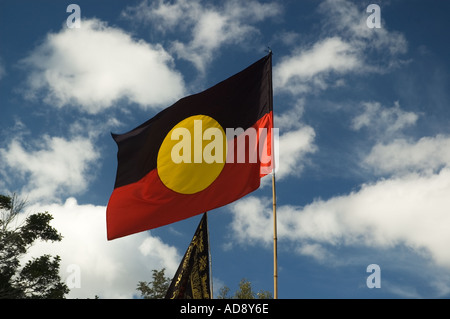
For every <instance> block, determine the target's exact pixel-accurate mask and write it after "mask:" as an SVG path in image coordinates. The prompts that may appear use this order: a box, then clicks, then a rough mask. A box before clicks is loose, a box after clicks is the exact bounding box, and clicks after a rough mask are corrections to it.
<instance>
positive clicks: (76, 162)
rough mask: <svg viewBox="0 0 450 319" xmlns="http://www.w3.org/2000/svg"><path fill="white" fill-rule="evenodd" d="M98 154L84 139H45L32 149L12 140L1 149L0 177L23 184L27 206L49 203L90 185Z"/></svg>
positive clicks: (76, 137) (45, 137) (45, 136)
mask: <svg viewBox="0 0 450 319" xmlns="http://www.w3.org/2000/svg"><path fill="white" fill-rule="evenodd" d="M99 156H100V154H99V151H98V150H96V148H95V147H94V145H93V142H92V141H91V140H89V139H87V138H83V137H80V136H75V137H73V138H71V139H70V140H68V139H64V138H61V137H50V136H48V135H44V136H43V137H42V138H41V142H34V145H32V147H29V146H27V145H25V146H23V143H22V142H21V141H20V140H18V139H13V140H12V141H11V142H10V143H9V145H8V146H7V148H4V149H0V158H1V164H0V167H1V168H2V171H3V173H2V176H3V178H4V179H5V180H9V181H13V180H15V182H17V179H18V180H23V181H26V183H25V186H23V188H22V190H21V192H22V193H23V194H24V195H23V196H24V197H26V198H28V200H29V201H30V202H33V201H35V200H38V199H39V200H43V199H44V198H45V199H46V200H48V201H52V200H54V199H55V198H56V197H58V196H60V195H62V194H66V193H72V194H76V193H82V192H83V191H85V190H86V189H87V185H88V183H89V181H90V180H89V176H90V175H89V173H90V171H89V169H90V168H92V166H93V165H94V163H95V161H96V160H97V159H98V158H99Z"/></svg>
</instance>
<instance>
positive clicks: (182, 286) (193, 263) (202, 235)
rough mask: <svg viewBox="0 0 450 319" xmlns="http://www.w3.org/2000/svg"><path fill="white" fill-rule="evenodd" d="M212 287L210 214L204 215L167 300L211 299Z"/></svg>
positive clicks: (173, 280) (167, 295)
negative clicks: (209, 234) (209, 233)
mask: <svg viewBox="0 0 450 319" xmlns="http://www.w3.org/2000/svg"><path fill="white" fill-rule="evenodd" d="M210 286H211V285H210V274H209V240H208V213H204V214H203V217H202V219H201V221H200V224H199V225H198V227H197V230H196V231H195V234H194V237H193V238H192V241H191V243H190V245H189V247H188V249H187V250H186V253H185V254H184V256H183V259H182V260H181V263H180V266H178V269H177V272H176V273H175V276H174V277H173V279H172V282H171V284H170V286H169V289H168V290H167V292H166V299H211V289H210Z"/></svg>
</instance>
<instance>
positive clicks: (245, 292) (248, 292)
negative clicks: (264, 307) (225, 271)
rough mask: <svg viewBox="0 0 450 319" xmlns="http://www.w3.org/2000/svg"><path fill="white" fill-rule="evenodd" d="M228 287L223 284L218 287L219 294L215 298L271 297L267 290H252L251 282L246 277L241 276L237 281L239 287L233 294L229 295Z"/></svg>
mask: <svg viewBox="0 0 450 319" xmlns="http://www.w3.org/2000/svg"><path fill="white" fill-rule="evenodd" d="M229 293H230V288H228V287H227V286H223V287H222V288H220V289H219V295H218V296H217V299H272V298H273V297H272V293H271V292H270V291H267V290H260V291H259V292H254V291H253V288H252V284H251V282H250V281H248V280H247V279H245V278H243V279H241V281H240V282H239V289H238V290H237V291H236V292H235V293H234V295H233V296H231V297H230V296H229V295H228V294H229Z"/></svg>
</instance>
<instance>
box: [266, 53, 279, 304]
mask: <svg viewBox="0 0 450 319" xmlns="http://www.w3.org/2000/svg"><path fill="white" fill-rule="evenodd" d="M268 49H269V55H270V63H271V65H270V82H269V87H270V89H269V90H270V91H269V93H270V103H271V104H272V110H273V88H272V49H270V47H269V48H268ZM273 139H274V136H273V125H272V137H271V141H272V147H271V155H272V202H273V298H274V299H278V252H277V241H278V238H277V196H276V191H275V165H276V163H275V147H274V142H275V141H274V140H273Z"/></svg>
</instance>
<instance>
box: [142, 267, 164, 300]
mask: <svg viewBox="0 0 450 319" xmlns="http://www.w3.org/2000/svg"><path fill="white" fill-rule="evenodd" d="M165 271H166V269H165V268H163V269H161V270H159V271H158V270H156V269H153V270H152V272H153V274H152V277H153V280H152V281H149V282H145V281H140V282H139V283H138V286H137V288H136V290H138V291H140V293H141V297H142V298H144V299H163V298H164V297H165V296H166V292H167V289H169V286H170V282H171V279H170V278H168V277H166V276H165Z"/></svg>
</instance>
